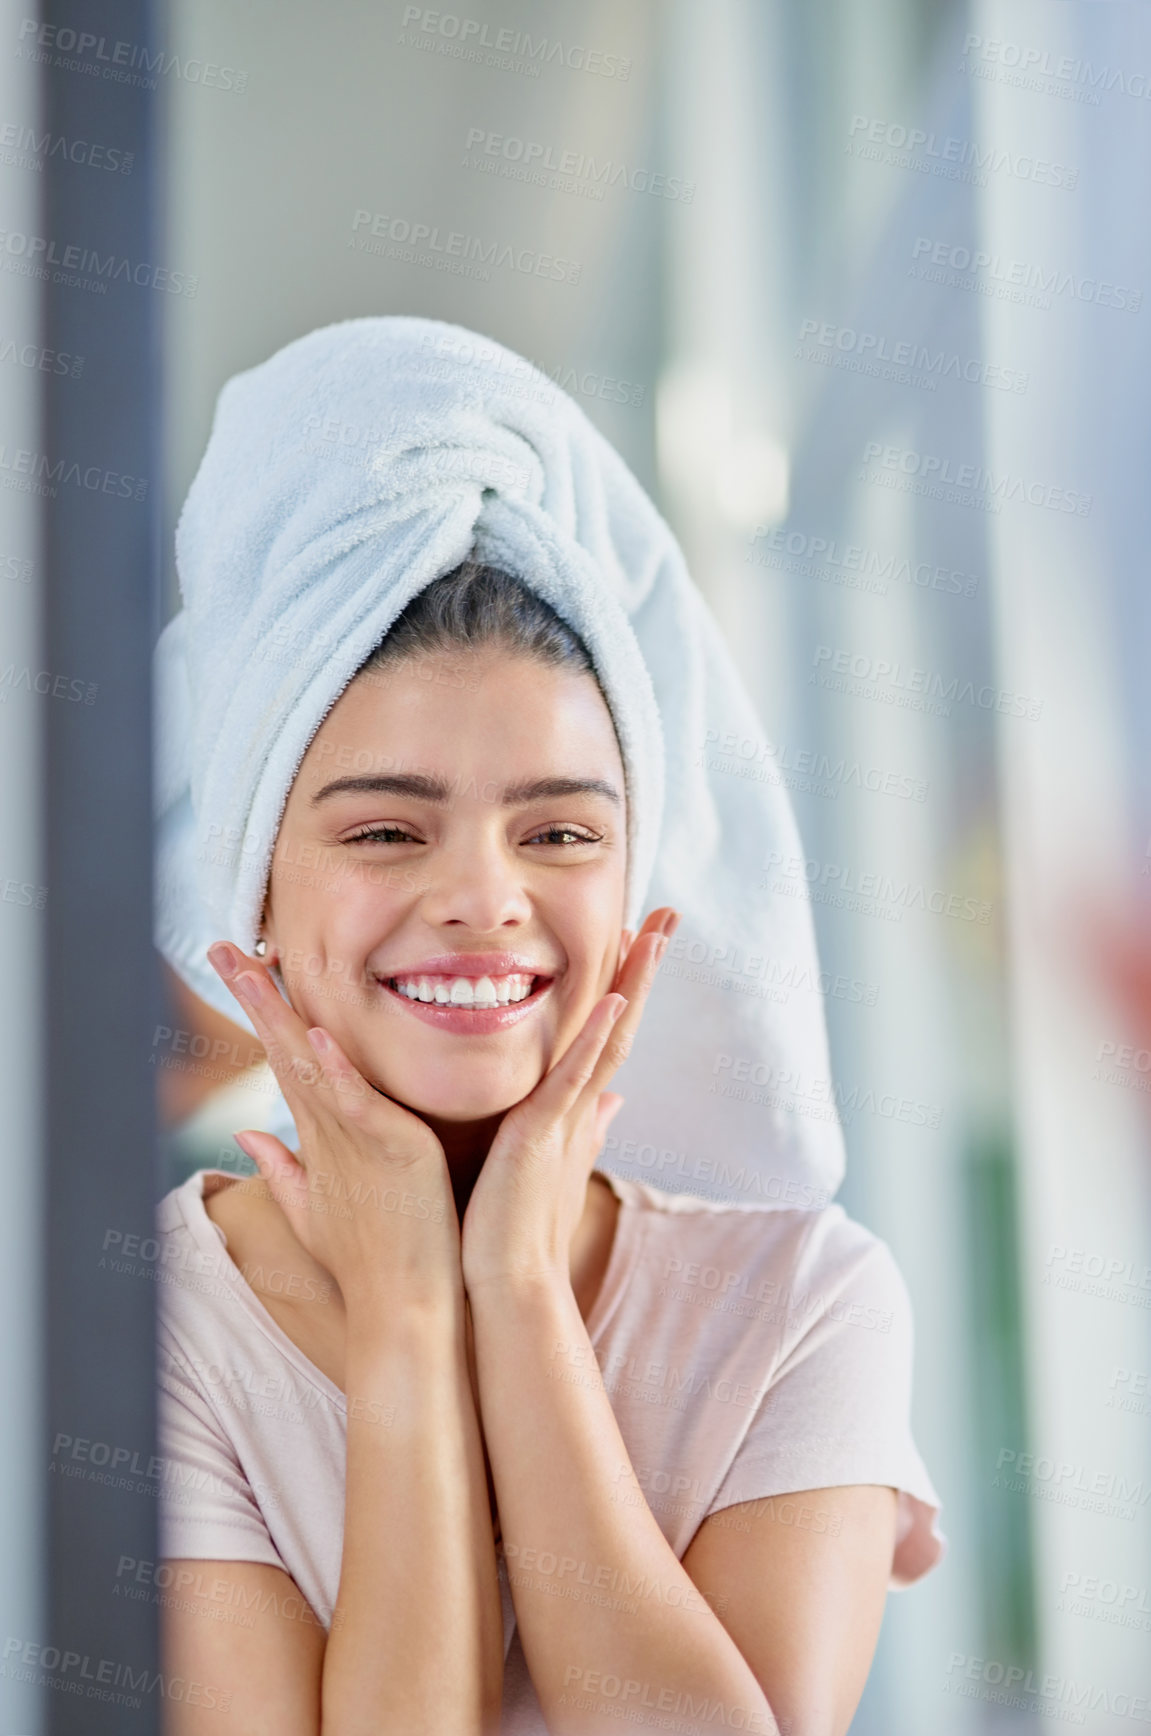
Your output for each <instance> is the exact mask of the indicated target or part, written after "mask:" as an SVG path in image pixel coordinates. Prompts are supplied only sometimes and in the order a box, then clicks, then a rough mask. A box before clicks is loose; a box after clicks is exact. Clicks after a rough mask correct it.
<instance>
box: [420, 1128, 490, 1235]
mask: <svg viewBox="0 0 1151 1736" xmlns="http://www.w3.org/2000/svg"><path fill="white" fill-rule="evenodd" d="M420 1120H421V1121H425V1122H426V1123H427V1125H428V1126H429V1127H430V1128H431V1130H432V1132H433V1133H434V1134H435V1136H436V1138H437V1139H438V1140H439V1142H440V1144H441V1145H442V1146H443V1148H444V1156H445V1158H446V1159H447V1164H448V1173H449V1174H450V1176H451V1178H452V1193H453V1194H454V1195H455V1201H456V1211H457V1213H458V1214H459V1218H460V1222H461V1223H462V1222H463V1217H464V1212H465V1210H466V1209H467V1203H468V1201H469V1200H470V1199H471V1197H472V1189H473V1188H474V1187H475V1185H476V1177H477V1176H478V1175H479V1173H480V1170H481V1169H482V1168H483V1165H484V1159H485V1158H486V1157H487V1155H488V1152H489V1151H490V1150H491V1144H492V1140H493V1139H494V1138H495V1136H496V1132H497V1129H498V1128H499V1125H500V1122H501V1121H502V1120H503V1116H502V1115H489V1116H487V1117H485V1118H484V1120H482V1121H441V1120H440V1118H439V1117H438V1116H436V1115H421V1116H420Z"/></svg>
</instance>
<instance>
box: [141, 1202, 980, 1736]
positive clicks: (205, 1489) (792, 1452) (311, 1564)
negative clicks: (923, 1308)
mask: <svg viewBox="0 0 1151 1736" xmlns="http://www.w3.org/2000/svg"><path fill="white" fill-rule="evenodd" d="M607 1179H608V1180H609V1181H610V1183H611V1186H612V1188H613V1190H614V1191H615V1193H616V1195H617V1197H618V1198H619V1200H620V1202H621V1203H620V1209H619V1213H618V1215H617V1220H616V1233H615V1240H614V1243H613V1245H612V1251H611V1257H610V1260H609V1263H608V1268H607V1271H606V1273H605V1275H604V1280H603V1284H602V1286H601V1289H600V1292H599V1295H598V1296H597V1297H596V1300H595V1305H594V1307H593V1308H592V1311H591V1315H590V1317H589V1319H588V1321H587V1331H588V1336H589V1338H590V1340H591V1344H592V1348H593V1350H594V1353H595V1357H596V1361H597V1362H598V1364H599V1367H600V1369H601V1370H602V1373H603V1376H604V1381H605V1384H606V1386H607V1389H608V1392H609V1394H610V1398H611V1405H612V1410H613V1411H614V1413H615V1416H616V1419H617V1421H618V1423H619V1427H620V1432H621V1434H622V1435H623V1439H624V1442H625V1444H626V1446H627V1449H628V1455H629V1458H630V1461H631V1469H632V1471H634V1476H632V1475H631V1474H630V1473H629V1471H628V1468H627V1467H626V1466H621V1467H620V1477H619V1481H618V1483H617V1485H616V1486H615V1487H614V1488H613V1489H611V1490H609V1491H607V1498H609V1499H612V1500H617V1501H625V1502H626V1501H639V1500H646V1501H647V1503H648V1504H649V1506H650V1507H651V1510H652V1512H653V1514H654V1515H655V1518H656V1520H657V1521H658V1523H659V1525H660V1528H661V1530H662V1531H663V1534H664V1536H665V1537H666V1538H667V1540H668V1543H669V1544H670V1545H671V1547H672V1549H674V1551H675V1554H676V1556H677V1558H679V1559H682V1557H683V1555H684V1553H685V1551H686V1549H687V1547H688V1544H689V1543H690V1542H691V1540H692V1537H693V1536H694V1534H695V1532H696V1531H697V1530H698V1528H699V1526H700V1524H701V1523H702V1522H703V1520H704V1519H705V1518H707V1517H708V1515H710V1514H712V1513H717V1512H719V1511H720V1509H721V1508H724V1507H730V1506H732V1505H733V1504H734V1503H736V1502H739V1501H751V1500H755V1499H757V1498H760V1497H763V1496H769V1495H787V1494H793V1493H796V1492H798V1491H800V1490H805V1489H821V1488H828V1487H832V1486H835V1485H840V1484H852V1483H878V1484H885V1485H889V1486H890V1487H892V1488H895V1489H897V1490H898V1491H899V1519H898V1532H897V1537H898V1541H897V1545H896V1550H895V1559H894V1562H893V1567H892V1575H891V1584H892V1586H893V1587H900V1586H904V1585H908V1584H910V1583H911V1581H912V1580H915V1579H918V1578H920V1577H921V1576H922V1575H923V1574H924V1573H926V1572H927V1571H928V1570H929V1569H930V1568H932V1567H934V1566H935V1564H936V1562H937V1561H938V1560H939V1559H940V1557H941V1555H942V1553H943V1550H944V1548H945V1546H946V1540H945V1538H944V1537H943V1536H942V1534H941V1533H940V1532H939V1530H938V1527H937V1523H936V1519H937V1514H938V1511H939V1504H940V1503H939V1497H938V1495H937V1494H936V1493H935V1490H934V1488H933V1487H932V1484H931V1480H930V1478H929V1477H928V1475H927V1471H926V1469H925V1468H924V1465H923V1462H922V1460H921V1459H920V1457H919V1453H918V1452H917V1450H916V1447H915V1443H914V1441H913V1440H912V1436H911V1427H910V1420H909V1411H910V1399H911V1363H912V1328H911V1307H910V1302H909V1299H908V1295H907V1290H906V1287H905V1285H904V1282H903V1279H902V1277H901V1275H900V1273H899V1269H898V1267H897V1266H896V1264H895V1261H894V1260H893V1258H892V1256H891V1253H890V1251H889V1250H888V1248H887V1246H886V1244H885V1243H884V1242H882V1241H880V1240H879V1238H878V1237H877V1236H874V1235H873V1234H872V1233H871V1231H870V1230H867V1229H864V1227H863V1226H862V1225H861V1224H858V1223H855V1222H854V1221H853V1220H852V1219H851V1218H849V1217H848V1216H847V1215H846V1213H845V1212H844V1210H843V1208H842V1206H839V1205H830V1206H827V1207H825V1208H824V1209H823V1210H822V1211H811V1212H805V1211H780V1210H776V1209H774V1208H772V1207H765V1206H762V1205H753V1206H731V1205H717V1204H713V1203H711V1202H709V1201H705V1200H699V1199H697V1198H695V1197H694V1196H693V1195H689V1194H666V1193H661V1192H660V1191H659V1189H657V1188H654V1187H650V1186H647V1185H646V1184H644V1183H641V1182H633V1181H625V1180H623V1179H621V1178H620V1177H618V1176H609V1177H608V1178H607ZM234 1180H235V1177H234V1176H227V1175H225V1174H224V1173H223V1172H221V1171H214V1170H199V1171H197V1173H196V1174H195V1175H192V1176H190V1177H189V1179H188V1180H187V1181H186V1182H185V1183H184V1184H183V1185H182V1186H181V1187H178V1188H175V1189H173V1191H172V1192H171V1193H170V1194H168V1195H167V1197H166V1198H165V1199H164V1200H163V1201H162V1202H161V1204H160V1207H159V1213H158V1220H157V1234H158V1237H159V1240H160V1244H161V1246H160V1259H159V1262H158V1265H159V1268H160V1271H161V1275H162V1277H163V1283H162V1285H161V1307H160V1325H159V1347H160V1369H159V1383H160V1395H159V1404H160V1452H161V1455H162V1459H163V1472H162V1475H161V1478H160V1490H161V1504H160V1526H161V1553H162V1554H163V1555H164V1556H165V1557H166V1558H168V1559H176V1558H180V1557H186V1558H191V1559H194V1560H208V1561H211V1560H221V1561H264V1562H269V1563H270V1564H271V1565H272V1566H274V1567H282V1568H284V1569H285V1570H286V1571H287V1572H288V1573H289V1574H290V1575H291V1577H292V1578H293V1579H294V1580H295V1582H296V1585H297V1586H298V1587H299V1588H300V1590H301V1591H302V1592H303V1594H304V1596H305V1597H306V1598H307V1599H308V1602H309V1603H310V1604H311V1606H312V1608H313V1609H314V1610H315V1611H316V1614H317V1615H318V1617H319V1618H320V1620H321V1622H323V1623H324V1625H325V1626H327V1625H329V1624H330V1621H331V1615H332V1610H333V1608H334V1605H335V1600H336V1592H337V1588H338V1584H339V1577H340V1557H341V1550H342V1547H343V1525H344V1467H345V1450H346V1422H347V1414H346V1413H347V1407H346V1402H345V1399H344V1395H343V1393H342V1392H341V1391H340V1390H339V1388H338V1387H337V1386H335V1385H334V1384H333V1383H332V1382H331V1381H330V1380H329V1379H328V1378H327V1376H326V1375H324V1374H322V1373H321V1371H320V1370H319V1369H318V1368H316V1367H315V1365H314V1364H313V1363H311V1362H309V1360H308V1358H307V1357H306V1356H305V1355H304V1354H303V1352H302V1351H301V1350H299V1349H298V1348H297V1346H296V1345H295V1344H294V1343H293V1342H292V1340H291V1339H290V1338H289V1337H288V1336H287V1334H286V1333H285V1332H283V1331H282V1330H281V1328H280V1327H279V1326H278V1325H277V1324H276V1322H275V1321H274V1320H273V1319H272V1317H271V1315H270V1314H269V1313H268V1312H267V1310H266V1309H265V1308H264V1307H263V1305H262V1303H261V1302H260V1301H259V1300H258V1298H257V1296H256V1294H255V1292H254V1291H253V1290H252V1289H251V1288H250V1286H249V1285H248V1283H247V1282H246V1281H245V1279H244V1278H243V1277H242V1276H241V1274H240V1272H239V1270H238V1268H237V1267H236V1266H235V1265H234V1264H233V1262H232V1260H231V1259H230V1258H229V1256H228V1253H227V1245H226V1241H225V1238H224V1236H223V1233H222V1231H220V1230H219V1229H218V1228H217V1227H216V1225H215V1224H213V1222H212V1220H211V1219H210V1218H209V1216H208V1214H207V1212H206V1210H205V1209H204V1194H205V1191H207V1192H209V1193H211V1192H212V1191H214V1189H215V1188H217V1187H221V1186H225V1185H227V1184H228V1183H230V1182H233V1181H234ZM266 1281H269V1282H270V1281H271V1279H270V1275H266ZM831 1506H832V1504H830V1503H829V1504H828V1506H827V1508H825V1507H824V1505H823V1504H822V1503H820V1502H819V1501H818V1500H817V1499H813V1500H812V1501H809V1502H805V1503H802V1502H795V1503H790V1504H781V1505H779V1506H778V1507H777V1508H776V1517H777V1519H778V1520H779V1521H780V1522H781V1523H784V1524H795V1525H797V1526H804V1527H807V1528H809V1529H814V1530H827V1529H834V1527H835V1525H836V1523H837V1520H836V1517H835V1515H834V1513H833V1512H832V1511H831V1510H830V1508H831ZM498 1560H499V1581H500V1596H501V1599H502V1603H503V1613H504V1654H505V1667H504V1714H503V1722H502V1724H501V1729H502V1730H503V1731H505V1732H507V1733H508V1736H545V1733H546V1725H545V1724H544V1721H543V1715H542V1712H541V1710H540V1705H539V1701H538V1699H537V1697H536V1694H535V1690H534V1688H533V1687H532V1683H531V1678H530V1676H529V1674H528V1670H527V1665H526V1662H525V1660H524V1655H523V1651H522V1648H521V1646H520V1642H519V1636H518V1633H517V1631H516V1623H515V1610H514V1607H513V1603H512V1596H511V1589H510V1586H509V1584H508V1577H507V1565H506V1562H505V1560H504V1556H503V1551H502V1549H501V1550H500V1551H499V1555H498ZM605 1595H606V1594H605Z"/></svg>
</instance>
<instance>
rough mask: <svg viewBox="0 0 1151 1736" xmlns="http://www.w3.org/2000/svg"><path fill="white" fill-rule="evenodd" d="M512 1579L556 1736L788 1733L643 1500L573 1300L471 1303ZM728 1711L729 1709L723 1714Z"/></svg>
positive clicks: (498, 1292)
mask: <svg viewBox="0 0 1151 1736" xmlns="http://www.w3.org/2000/svg"><path fill="white" fill-rule="evenodd" d="M470 1302H471V1309H472V1321H473V1327H474V1332H475V1342H476V1362H477V1372H478V1378H479V1388H480V1404H481V1411H482V1422H483V1430H484V1437H485V1440H486V1442H487V1449H488V1456H489V1459H490V1461H491V1466H492V1475H493V1478H494V1482H495V1488H496V1497H497V1500H498V1502H499V1509H500V1519H501V1523H502V1526H503V1536H504V1549H505V1553H506V1556H507V1561H508V1573H509V1580H510V1583H511V1586H512V1593H513V1597H514V1600H515V1606H516V1615H517V1620H518V1624H519V1631H520V1636H521V1640H522V1644H523V1648H524V1654H525V1656H526V1658H527V1662H528V1668H529V1669H530V1671H531V1676H532V1681H533V1683H534V1685H535V1688H536V1692H537V1694H538V1696H539V1699H540V1704H541V1706H542V1707H543V1712H544V1716H545V1718H546V1719H547V1724H548V1728H549V1730H552V1731H554V1732H556V1733H557V1736H590V1733H593V1732H599V1731H601V1730H602V1731H607V1730H613V1731H614V1730H617V1729H618V1727H619V1721H620V1717H621V1714H622V1709H623V1707H624V1706H626V1707H627V1708H628V1721H629V1722H630V1723H636V1724H638V1725H639V1727H640V1728H642V1727H643V1724H644V1722H645V1721H646V1719H650V1720H651V1723H652V1727H653V1728H655V1727H659V1726H660V1724H661V1721H662V1720H663V1719H665V1718H666V1715H667V1714H668V1713H671V1712H674V1713H675V1714H677V1718H678V1722H677V1727H678V1728H680V1729H682V1730H694V1729H695V1728H696V1727H697V1726H698V1729H699V1730H700V1731H704V1730H706V1731H709V1732H710V1731H713V1730H714V1729H715V1728H717V1727H718V1723H719V1722H722V1723H723V1724H724V1726H725V1727H732V1728H740V1729H742V1730H745V1731H749V1732H755V1733H757V1736H766V1733H768V1732H774V1731H775V1730H776V1724H775V1721H774V1719H773V1717H772V1714H771V1711H770V1708H769V1707H768V1704H767V1701H766V1698H765V1697H764V1694H763V1691H762V1689H761V1688H760V1687H759V1684H758V1682H757V1681H756V1679H755V1676H754V1674H753V1673H752V1670H751V1668H750V1666H749V1665H748V1664H747V1662H746V1660H745V1659H744V1658H743V1656H742V1654H741V1653H740V1651H739V1649H738V1647H737V1646H736V1644H735V1642H734V1641H733V1640H732V1638H731V1636H730V1635H729V1634H728V1633H727V1631H726V1629H725V1628H724V1627H723V1625H722V1623H721V1622H720V1620H719V1618H718V1617H717V1616H716V1614H715V1613H714V1611H713V1610H712V1609H711V1608H710V1607H709V1606H708V1604H707V1602H706V1601H705V1599H704V1598H703V1596H702V1594H701V1592H700V1590H699V1589H698V1588H697V1587H696V1586H695V1585H694V1584H693V1582H692V1580H691V1578H690V1576H689V1575H688V1574H687V1572H686V1571H685V1570H684V1568H683V1567H682V1566H681V1565H680V1563H679V1561H678V1560H677V1558H676V1555H675V1552H674V1550H673V1549H672V1548H671V1546H670V1545H669V1543H668V1542H667V1539H666V1538H665V1537H664V1535H663V1533H662V1531H661V1530H660V1528H659V1525H658V1524H657V1522H656V1520H655V1517H654V1515H653V1514H652V1512H651V1510H650V1508H649V1507H648V1505H647V1503H646V1502H645V1501H643V1500H639V1501H631V1500H629V1501H624V1500H621V1499H620V1498H619V1497H620V1495H621V1494H623V1493H624V1492H625V1491H626V1492H627V1493H628V1494H634V1493H635V1491H636V1490H637V1488H638V1485H637V1484H636V1482H635V1480H634V1478H633V1477H631V1476H629V1475H628V1473H629V1470H630V1463H629V1459H628V1454H627V1449H626V1447H625V1445H624V1441H623V1437H622V1436H621V1434H620V1431H619V1425H618V1424H617V1422H616V1419H615V1415H614V1413H613V1411H612V1408H611V1404H610V1401H609V1399H608V1396H607V1393H606V1391H605V1389H604V1385H603V1381H602V1378H601V1376H600V1373H599V1369H598V1366H597V1363H596V1360H595V1356H594V1353H593V1351H592V1348H591V1344H590V1340H589V1339H588V1336H587V1331H586V1328H585V1326H584V1323H583V1320H582V1318H581V1316H580V1312H579V1309H578V1307H577V1305H576V1302H575V1298H574V1297H573V1296H572V1294H571V1291H570V1288H567V1287H561V1286H559V1285H550V1286H536V1287H534V1288H533V1289H532V1290H531V1292H530V1293H527V1292H525V1291H523V1290H520V1291H518V1292H517V1291H515V1290H513V1289H510V1288H508V1287H505V1286H502V1285H492V1286H487V1287H485V1288H483V1289H482V1290H481V1291H480V1292H479V1293H478V1294H476V1293H471V1294H470ZM721 1708H722V1712H721V1710H720V1709H721Z"/></svg>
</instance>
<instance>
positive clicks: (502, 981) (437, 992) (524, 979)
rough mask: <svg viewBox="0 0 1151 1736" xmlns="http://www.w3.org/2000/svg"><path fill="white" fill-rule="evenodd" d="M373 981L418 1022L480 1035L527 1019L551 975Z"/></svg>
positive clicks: (413, 977)
mask: <svg viewBox="0 0 1151 1736" xmlns="http://www.w3.org/2000/svg"><path fill="white" fill-rule="evenodd" d="M376 980H377V981H378V982H379V983H380V986H381V987H382V988H383V989H384V990H385V991H386V993H387V994H388V996H389V997H390V998H391V999H392V1000H394V1001H395V1002H396V1003H397V1005H398V1006H401V1007H402V1008H403V1009H404V1011H405V1012H407V1013H411V1014H412V1015H414V1017H416V1018H417V1019H420V1020H421V1021H422V1022H423V1023H425V1024H429V1025H434V1026H436V1027H437V1028H438V1029H439V1030H441V1031H454V1032H458V1033H460V1034H462V1035H466V1036H476V1037H479V1036H487V1035H489V1034H490V1033H493V1032H496V1031H504V1030H507V1029H508V1028H509V1027H510V1026H511V1025H517V1024H519V1022H520V1021H521V1019H524V1018H527V1017H529V1016H530V1014H531V1013H533V1012H534V1011H535V1009H536V1007H538V1006H539V1005H540V1003H541V1001H542V1000H543V999H544V997H545V995H546V994H547V992H548V990H549V989H550V988H551V985H552V983H553V981H554V980H555V979H554V978H553V977H550V976H529V975H528V974H527V973H526V972H523V971H516V972H510V973H508V974H507V975H504V976H495V975H493V976H482V977H464V976H448V975H439V974H435V973H427V974H425V973H424V972H420V973H419V974H412V975H411V976H398V977H379V978H377V979H376Z"/></svg>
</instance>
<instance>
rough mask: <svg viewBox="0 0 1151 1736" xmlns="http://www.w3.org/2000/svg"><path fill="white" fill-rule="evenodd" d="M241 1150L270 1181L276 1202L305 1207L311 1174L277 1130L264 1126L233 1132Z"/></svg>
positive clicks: (292, 1206)
mask: <svg viewBox="0 0 1151 1736" xmlns="http://www.w3.org/2000/svg"><path fill="white" fill-rule="evenodd" d="M232 1138H233V1139H234V1140H235V1141H236V1144H237V1145H238V1146H239V1148H240V1150H241V1151H242V1152H243V1153H244V1155H245V1156H246V1157H250V1158H251V1160H252V1162H253V1163H254V1164H255V1166H256V1168H257V1169H258V1170H259V1172H260V1176H261V1178H262V1179H263V1180H264V1181H265V1182H266V1183H267V1185H268V1191H269V1193H270V1195H271V1197H272V1199H273V1200H275V1202H276V1204H277V1205H280V1206H284V1207H286V1208H287V1209H288V1210H289V1211H292V1210H303V1208H304V1206H305V1205H306V1203H307V1198H308V1174H307V1171H306V1170H305V1169H304V1167H303V1165H302V1164H301V1163H300V1160H299V1158H298V1157H297V1156H296V1154H295V1152H294V1151H289V1149H288V1147H287V1146H286V1145H285V1144H284V1143H283V1141H282V1140H279V1139H277V1138H276V1136H275V1134H274V1133H265V1132H264V1131H263V1129H262V1128H245V1129H244V1131H243V1132H242V1133H233V1135H232Z"/></svg>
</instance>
